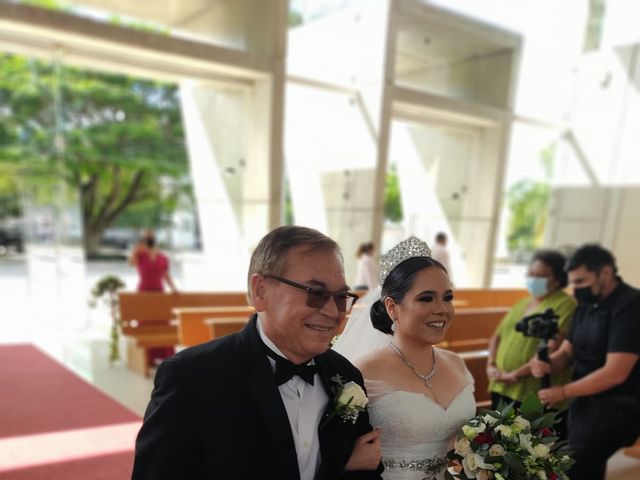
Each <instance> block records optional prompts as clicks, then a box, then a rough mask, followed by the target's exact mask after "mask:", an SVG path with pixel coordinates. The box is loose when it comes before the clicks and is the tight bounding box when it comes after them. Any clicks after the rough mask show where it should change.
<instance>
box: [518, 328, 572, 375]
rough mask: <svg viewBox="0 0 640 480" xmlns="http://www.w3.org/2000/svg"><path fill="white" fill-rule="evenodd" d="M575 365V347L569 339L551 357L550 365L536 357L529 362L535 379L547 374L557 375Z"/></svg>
mask: <svg viewBox="0 0 640 480" xmlns="http://www.w3.org/2000/svg"><path fill="white" fill-rule="evenodd" d="M572 363H573V345H572V344H571V341H570V340H569V339H567V338H565V339H564V341H563V342H562V345H560V348H559V349H558V350H556V351H555V352H553V353H552V354H551V355H549V363H547V362H543V361H541V360H540V359H539V358H538V356H537V355H536V356H535V357H533V358H532V359H531V361H530V362H529V366H530V368H531V373H532V375H533V376H534V377H537V378H540V377H543V376H544V375H545V374H546V373H556V372H560V371H562V370H565V369H567V368H569V367H570V366H571V364H572Z"/></svg>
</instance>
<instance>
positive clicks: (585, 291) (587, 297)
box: [573, 287, 600, 304]
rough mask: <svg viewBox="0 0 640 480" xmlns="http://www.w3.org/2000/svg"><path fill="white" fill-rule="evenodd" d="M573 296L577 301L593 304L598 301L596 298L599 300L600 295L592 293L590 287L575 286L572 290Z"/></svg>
mask: <svg viewBox="0 0 640 480" xmlns="http://www.w3.org/2000/svg"><path fill="white" fill-rule="evenodd" d="M573 296H574V297H575V298H576V300H577V301H578V303H588V304H593V303H598V300H600V295H596V294H595V293H593V291H592V290H591V287H583V288H576V289H574V290H573Z"/></svg>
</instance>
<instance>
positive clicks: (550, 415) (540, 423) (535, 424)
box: [531, 411, 558, 430]
mask: <svg viewBox="0 0 640 480" xmlns="http://www.w3.org/2000/svg"><path fill="white" fill-rule="evenodd" d="M557 415H558V413H557V412H554V411H551V412H547V413H545V414H544V415H543V416H541V417H540V418H536V419H535V420H534V421H532V422H531V429H532V430H538V429H539V428H544V427H552V426H553V425H554V424H555V423H556V416H557Z"/></svg>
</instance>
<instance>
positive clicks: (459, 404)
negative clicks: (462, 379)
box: [365, 379, 476, 480]
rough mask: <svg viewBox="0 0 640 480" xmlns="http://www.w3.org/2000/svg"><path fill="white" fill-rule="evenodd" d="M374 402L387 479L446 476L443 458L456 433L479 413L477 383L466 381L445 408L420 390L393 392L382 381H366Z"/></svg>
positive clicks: (373, 414)
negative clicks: (477, 409)
mask: <svg viewBox="0 0 640 480" xmlns="http://www.w3.org/2000/svg"><path fill="white" fill-rule="evenodd" d="M365 385H366V387H367V391H368V392H369V397H370V399H371V402H370V404H369V407H368V410H369V415H370V417H371V424H372V425H373V426H374V427H378V426H380V427H382V437H381V441H382V456H383V463H384V464H385V472H384V474H383V478H384V479H385V480H422V479H428V480H431V479H433V478H435V479H437V480H440V479H442V478H444V477H443V472H442V469H443V465H444V464H446V462H444V461H443V457H444V456H445V455H446V453H447V451H448V450H449V443H450V441H451V439H452V438H453V437H454V435H455V434H456V431H457V430H458V429H459V428H460V427H461V426H462V425H463V424H464V423H465V422H466V421H467V420H468V419H469V418H471V417H473V416H474V414H475V408H476V405H475V400H474V398H473V383H469V384H467V385H466V386H465V387H464V388H463V389H462V390H461V391H460V392H459V393H458V394H457V395H456V397H455V398H454V399H453V400H452V401H451V403H450V405H449V406H448V407H447V408H443V407H442V406H441V405H439V404H437V403H436V402H434V401H433V400H432V399H431V398H429V397H427V396H425V395H423V394H421V393H417V392H407V391H402V390H393V388H392V387H390V386H388V384H385V383H384V382H376V381H370V380H366V379H365Z"/></svg>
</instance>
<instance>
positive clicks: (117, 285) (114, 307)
mask: <svg viewBox="0 0 640 480" xmlns="http://www.w3.org/2000/svg"><path fill="white" fill-rule="evenodd" d="M124 287H125V284H124V282H123V281H122V280H121V279H120V278H118V277H116V276H113V275H107V276H105V277H102V278H101V279H100V280H98V283H96V285H95V286H94V287H93V290H91V296H92V300H91V302H90V304H91V306H92V307H95V304H96V302H97V301H98V300H99V299H101V298H102V299H103V301H104V303H105V304H106V305H107V307H108V308H109V312H110V313H111V333H110V340H111V341H110V343H109V363H110V364H113V363H115V362H117V361H118V360H120V347H119V342H120V308H119V301H118V290H120V289H122V288H124Z"/></svg>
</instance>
